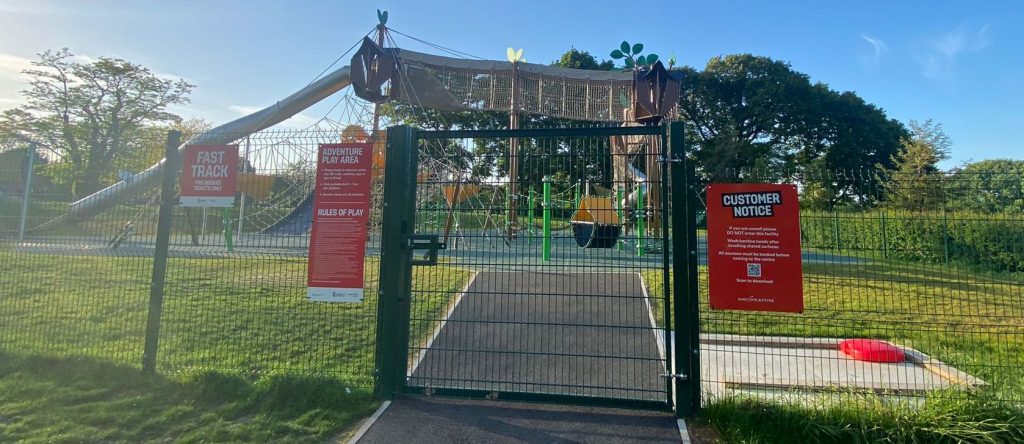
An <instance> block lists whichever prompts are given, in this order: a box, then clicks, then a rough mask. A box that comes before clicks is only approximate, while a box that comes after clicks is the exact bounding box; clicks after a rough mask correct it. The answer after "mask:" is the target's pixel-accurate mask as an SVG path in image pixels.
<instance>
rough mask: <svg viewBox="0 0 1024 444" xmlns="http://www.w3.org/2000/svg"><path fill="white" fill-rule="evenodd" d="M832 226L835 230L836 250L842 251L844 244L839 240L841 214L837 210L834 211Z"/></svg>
mask: <svg viewBox="0 0 1024 444" xmlns="http://www.w3.org/2000/svg"><path fill="white" fill-rule="evenodd" d="M832 226H833V227H834V228H835V238H836V242H835V248H836V251H840V250H842V249H843V244H842V241H840V240H839V212H838V211H836V210H832Z"/></svg>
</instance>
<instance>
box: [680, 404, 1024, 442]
mask: <svg viewBox="0 0 1024 444" xmlns="http://www.w3.org/2000/svg"><path fill="white" fill-rule="evenodd" d="M835 398H836V399H834V400H838V401H840V402H832V403H829V404H828V405H827V406H813V405H811V406H808V405H806V404H796V403H783V402H767V401H760V400H755V399H745V398H738V397H737V398H726V399H721V400H718V401H717V402H714V403H712V404H711V405H709V406H707V408H706V409H705V410H704V411H703V413H702V415H701V417H700V418H699V420H698V421H699V422H702V423H706V424H709V425H711V426H713V427H714V428H715V429H716V430H717V431H718V433H719V434H720V435H721V438H722V440H723V441H725V442H730V443H750V444H757V443H790V442H815V443H837V444H839V443H844V444H845V443H883V442H884V443H922V444H923V443H950V444H953V443H1016V442H1022V441H1024V417H1022V416H1021V414H1020V412H1019V411H1014V410H1011V409H1007V408H1006V406H1005V404H1002V403H999V402H994V401H992V400H991V399H989V398H985V397H975V398H960V399H957V398H942V399H933V400H928V401H926V402H925V403H924V404H922V405H914V406H909V405H905V404H898V405H892V404H883V403H882V402H880V401H879V399H878V398H876V397H865V396H858V395H850V394H845V395H844V394H836V395H835Z"/></svg>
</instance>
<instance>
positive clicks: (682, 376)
mask: <svg viewBox="0 0 1024 444" xmlns="http://www.w3.org/2000/svg"><path fill="white" fill-rule="evenodd" d="M661 377H662V378H665V379H678V380H680V381H689V380H690V377H688V376H686V375H685V374H683V373H663V374H662V375H661Z"/></svg>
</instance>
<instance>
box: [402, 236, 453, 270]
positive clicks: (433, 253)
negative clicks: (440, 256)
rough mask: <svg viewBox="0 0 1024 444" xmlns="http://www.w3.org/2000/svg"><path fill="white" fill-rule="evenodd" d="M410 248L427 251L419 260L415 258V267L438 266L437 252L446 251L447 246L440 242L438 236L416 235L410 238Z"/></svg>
mask: <svg viewBox="0 0 1024 444" xmlns="http://www.w3.org/2000/svg"><path fill="white" fill-rule="evenodd" d="M409 248H410V249H412V250H413V253H415V252H416V250H427V252H426V253H424V254H423V256H422V257H421V258H419V259H417V258H416V257H415V255H414V256H413V260H412V264H413V265H437V250H445V249H447V246H446V245H445V244H444V243H441V242H440V241H438V236H437V235H436V234H414V235H412V236H410V237H409Z"/></svg>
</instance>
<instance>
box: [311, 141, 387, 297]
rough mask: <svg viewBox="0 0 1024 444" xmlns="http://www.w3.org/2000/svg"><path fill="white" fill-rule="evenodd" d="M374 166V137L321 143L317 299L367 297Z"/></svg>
mask: <svg viewBox="0 0 1024 444" xmlns="http://www.w3.org/2000/svg"><path fill="white" fill-rule="evenodd" d="M372 166H373V144H372V143H369V142H367V143H340V144H325V145H320V149H319V152H318V154H317V164H316V189H315V191H314V195H313V228H312V231H311V232H310V236H309V267H308V273H309V274H308V276H307V280H306V286H307V295H308V296H309V299H310V300H312V301H319V302H362V300H363V262H364V260H365V258H366V236H367V230H368V229H369V227H368V222H369V220H370V169H371V168H372Z"/></svg>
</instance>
